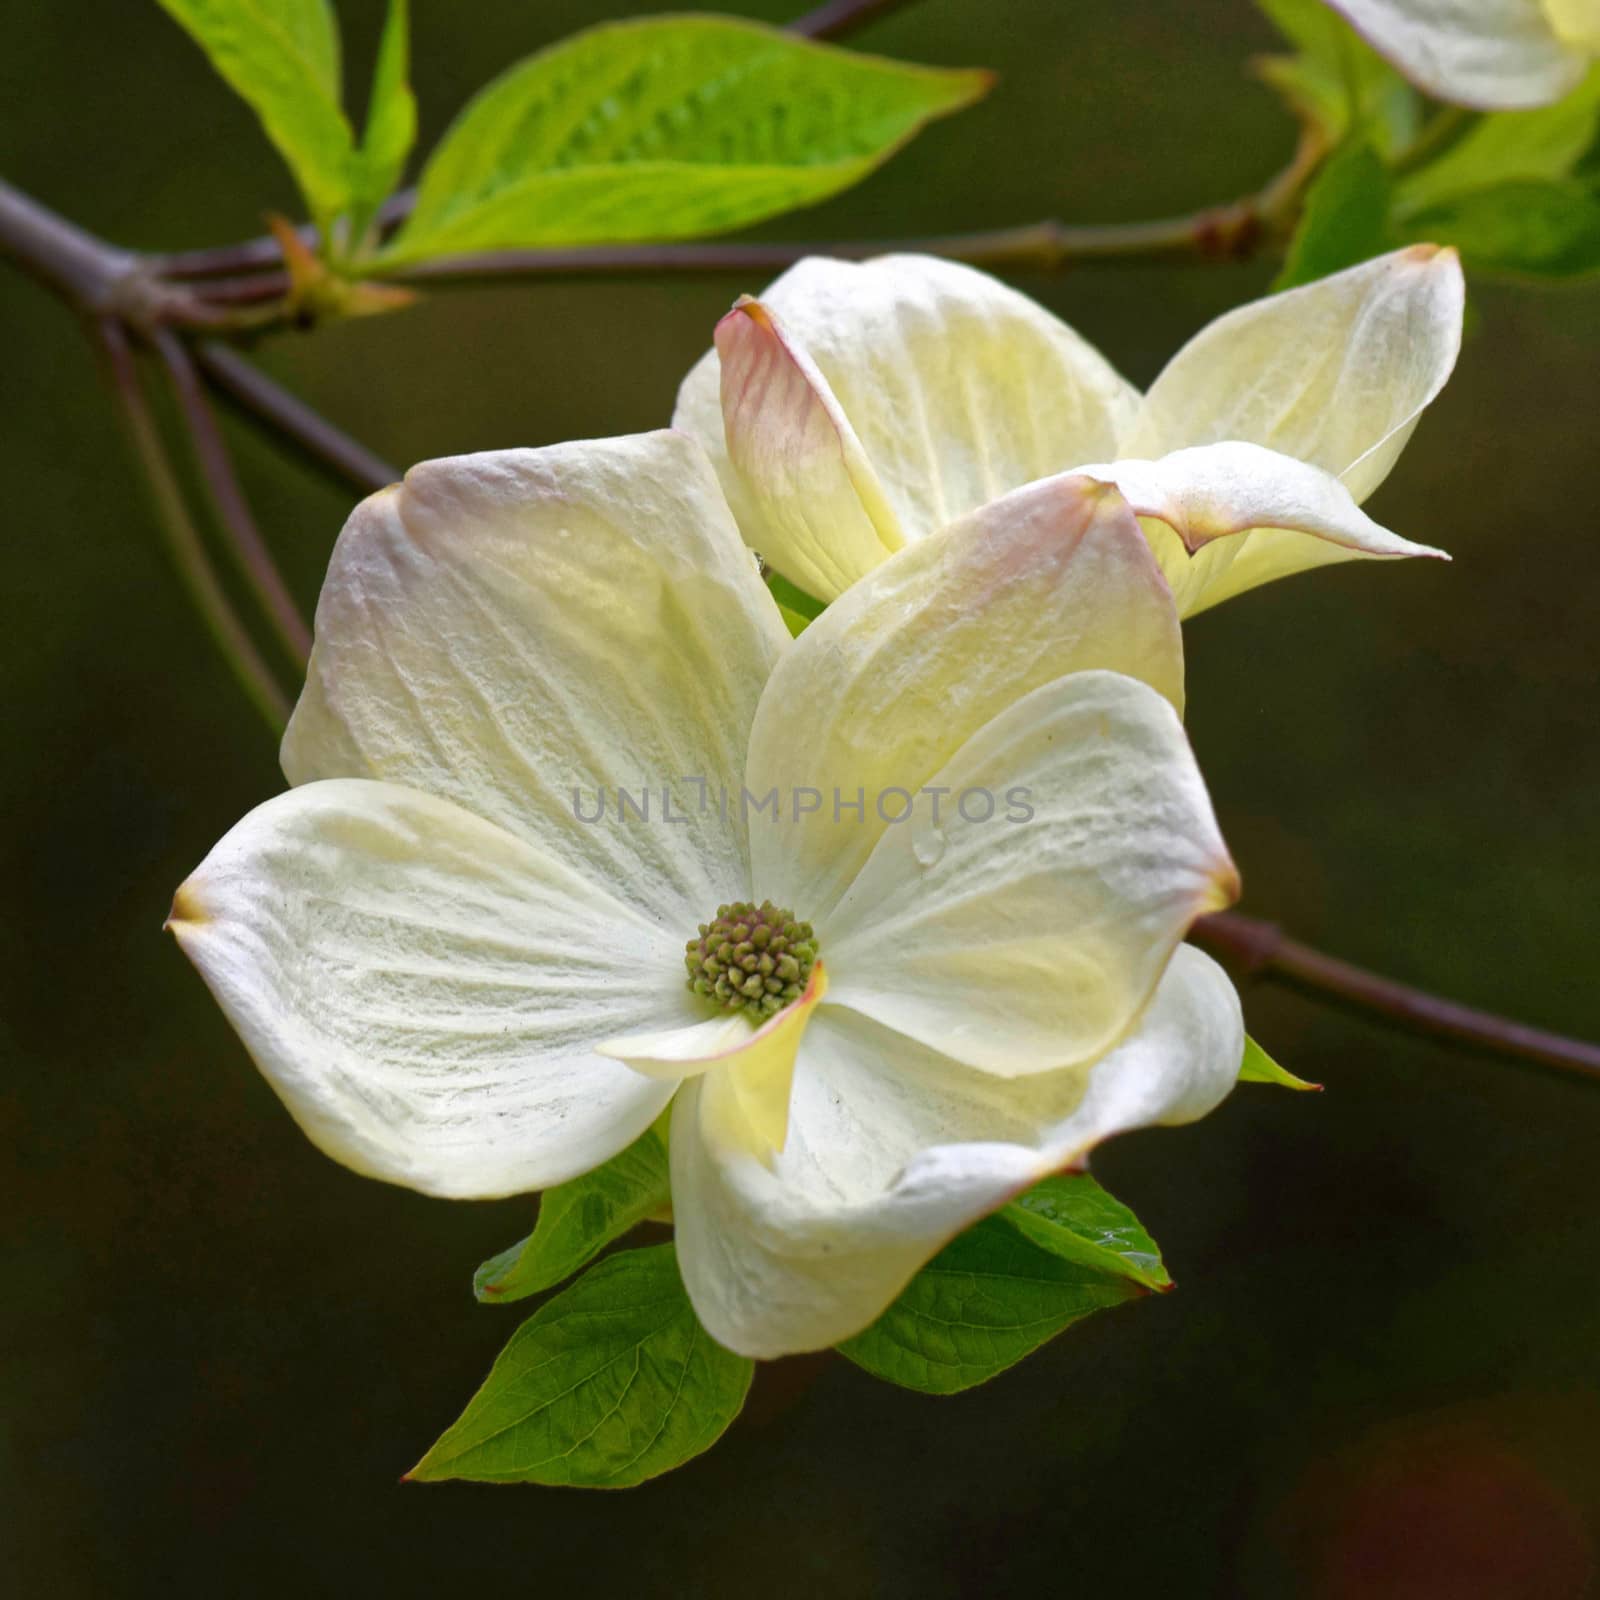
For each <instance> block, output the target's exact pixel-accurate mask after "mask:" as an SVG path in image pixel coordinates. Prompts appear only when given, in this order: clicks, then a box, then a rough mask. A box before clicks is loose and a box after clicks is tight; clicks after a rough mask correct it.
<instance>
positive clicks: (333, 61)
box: [159, 0, 354, 223]
mask: <svg viewBox="0 0 1600 1600" xmlns="http://www.w3.org/2000/svg"><path fill="white" fill-rule="evenodd" d="M159 3H160V5H161V6H162V8H163V9H164V10H165V11H166V12H167V14H168V15H169V16H171V17H172V18H173V19H174V20H175V21H176V22H178V23H179V24H180V25H181V26H182V27H184V28H185V29H186V30H187V31H188V33H189V35H190V37H192V38H193V39H194V40H195V41H196V42H197V43H198V44H199V45H200V47H201V49H203V50H204V51H205V53H206V55H207V56H209V57H210V59H211V64H212V66H214V67H215V68H216V69H217V71H218V72H219V73H221V75H222V76H223V78H224V79H226V81H227V82H228V84H229V85H230V87H232V88H233V90H234V91H235V92H236V93H237V94H238V95H239V96H241V98H243V99H244V100H246V101H247V102H248V103H249V104H250V106H251V108H252V109H253V110H254V111H255V113H256V115H257V116H258V117H260V119H261V125H262V127H263V128H265V129H266V132H267V137H268V138H269V139H271V140H272V142H273V144H275V145H276V146H277V147H278V153H279V154H280V155H281V156H282V157H283V159H284V160H285V161H286V162H287V163H288V165H289V170H290V171H291V172H292V173H293V174H294V176H295V181H296V182H297V183H298V184H299V185H300V189H301V192H302V193H303V194H304V195H305V197H306V202H307V204H308V205H309V206H310V208H311V212H312V215H313V216H315V217H316V218H317V219H318V220H319V221H322V222H324V223H325V222H326V221H327V220H328V219H329V218H330V217H332V216H333V215H334V214H335V213H336V212H338V211H342V210H343V209H344V207H345V206H346V205H347V204H348V203H349V200H350V169H351V161H352V154H353V150H354V141H353V139H352V136H351V133H350V124H349V122H348V121H347V120H346V119H345V114H344V112H343V111H342V110H341V109H340V106H339V34H338V27H337V24H336V22H335V20H334V15H333V10H332V8H331V7H330V6H329V5H328V3H327V0H159Z"/></svg>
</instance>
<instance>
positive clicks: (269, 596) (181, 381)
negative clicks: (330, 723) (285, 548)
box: [151, 328, 311, 672]
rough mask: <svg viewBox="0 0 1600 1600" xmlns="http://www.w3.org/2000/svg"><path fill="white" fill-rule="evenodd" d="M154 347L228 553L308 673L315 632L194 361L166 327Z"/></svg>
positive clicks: (157, 334)
mask: <svg viewBox="0 0 1600 1600" xmlns="http://www.w3.org/2000/svg"><path fill="white" fill-rule="evenodd" d="M151 342H152V343H153V344H154V345H155V349H156V354H157V355H158V356H160V358H161V363H162V365H163V366H164V367H165V368H166V369H167V376H168V378H169V379H170V380H171V383H172V392H173V395H174V397H175V398H176V399H177V402H178V409H179V410H180V411H181V412H182V413H183V420H184V422H185V423H186V424H187V426H188V429H189V436H190V439H191V441H192V442H193V445H194V455H195V460H196V461H197V462H198V464H199V467H200V474H201V476H202V477H203V478H204V479H205V485H206V490H207V492H208V493H209V494H210V496H211V503H212V505H213V507H214V508H215V510H216V513H217V520H218V521H219V522H220V523H221V524H222V528H223V531H224V532H225V533H226V534H227V536H228V548H229V549H230V550H231V551H232V553H233V558H234V560H235V561H236V562H237V564H238V567H239V571H240V572H241V573H242V574H243V576H244V580H245V582H246V583H248V584H249V586H250V590H251V592H252V593H253V594H254V595H255V597H256V600H257V602H258V603H259V604H260V606H261V609H262V610H263V611H264V612H265V613H266V616H267V620H268V621H269V622H270V623H271V624H272V628H273V631H274V632H275V633H276V634H277V636H278V639H279V642H280V643H281V644H282V645H283V647H284V649H285V650H287V651H288V652H289V656H290V659H291V660H293V661H294V663H295V665H296V666H297V667H299V668H300V670H301V671H302V672H303V671H304V670H305V665H306V660H307V658H308V657H309V656H310V654H311V630H310V628H308V627H307V626H306V620H305V618H304V617H303V616H302V615H301V614H300V608H299V606H297V605H296V604H295V600H294V596H293V595H292V594H290V593H289V586H288V585H287V584H286V583H285V582H284V581H283V575H282V573H280V572H279V571H278V567H277V563H276V562H274V561H273V559H272V552H271V551H270V550H269V549H268V548H267V542H266V540H265V539H263V538H262V537H261V530H260V529H259V528H258V527H257V526H256V519H255V518H254V517H253V516H252V515H251V513H250V503H249V501H247V500H246V499H245V495H244V490H243V489H242V488H241V487H240V486H239V477H238V474H237V473H236V472H235V471H234V468H233V457H232V456H231V454H230V453H229V451H228V442H227V440H226V439H224V438H223V436H222V430H221V429H220V428H219V427H218V426H217V419H216V415H215V413H214V412H213V411H212V409H211V407H210V405H209V404H207V402H206V396H205V390H204V388H203V387H202V385H201V382H200V374H199V373H198V372H197V371H196V370H195V364H194V359H193V358H192V357H191V356H190V354H189V351H188V349H187V347H186V346H185V345H184V344H183V343H182V341H181V340H179V339H178V338H177V337H176V336H175V335H174V334H173V333H171V332H170V331H169V330H167V329H165V328H157V329H156V330H155V332H154V334H153V335H152V336H151Z"/></svg>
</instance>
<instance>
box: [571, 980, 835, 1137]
mask: <svg viewBox="0 0 1600 1600" xmlns="http://www.w3.org/2000/svg"><path fill="white" fill-rule="evenodd" d="M827 992H828V975H827V972H826V970H825V968H824V966H823V964H822V962H820V961H819V962H817V964H816V965H815V966H814V967H813V968H812V971H811V979H810V981H809V982H808V983H807V984H806V989H805V993H804V994H802V995H801V996H800V998H799V999H798V1000H796V1001H794V1002H793V1003H792V1004H791V1005H787V1006H785V1007H784V1008H783V1010H782V1011H779V1012H778V1013H777V1014H776V1015H774V1016H771V1017H768V1018H767V1019H766V1021H765V1022H763V1023H762V1024H761V1026H760V1027H754V1026H752V1024H751V1022H750V1021H749V1019H748V1018H747V1017H745V1016H744V1015H738V1016H733V1017H720V1018H714V1019H712V1020H711V1021H709V1022H703V1023H700V1024H698V1025H697V1026H693V1027H688V1028H679V1029H677V1030H676V1031H675V1032H668V1033H658V1034H653V1035H651V1034H646V1035H635V1036H634V1037H632V1038H629V1039H613V1040H610V1041H608V1042H607V1043H606V1044H603V1045H601V1046H599V1050H600V1053H601V1054H602V1055H607V1056H612V1057H614V1058H615V1059H617V1060H619V1061H625V1062H627V1064H628V1065H629V1066H630V1067H632V1068H633V1069H634V1071H635V1072H642V1073H644V1074H646V1075H647V1076H649V1077H664V1078H670V1079H673V1080H674V1081H676V1080H677V1079H680V1078H685V1077H699V1076H701V1075H702V1074H706V1075H707V1078H708V1081H707V1083H706V1089H705V1097H704V1099H703V1100H702V1102H701V1116H702V1117H703V1118H704V1119H705V1120H706V1122H707V1125H708V1126H710V1127H713V1128H714V1129H715V1130H716V1133H717V1137H718V1138H719V1139H721V1140H722V1141H724V1142H729V1143H733V1144H740V1145H743V1146H744V1147H745V1148H746V1149H748V1150H749V1151H751V1152H752V1153H753V1154H755V1155H756V1156H758V1157H760V1158H761V1159H762V1160H764V1161H766V1160H770V1159H771V1157H772V1155H773V1154H774V1153H775V1152H777V1151H780V1150H782V1149H783V1143H784V1137H785V1130H786V1129H787V1127H788V1123H789V1086H790V1083H791V1081H792V1080H793V1077H794V1063H795V1055H796V1053H797V1052H798V1050H799V1048H800V1040H801V1038H802V1036H803V1035H804V1033H805V1029H806V1024H807V1022H809V1021H810V1019H811V1014H812V1012H814V1011H815V1010H816V1008H817V1006H818V1005H820V1004H821V1002H822V997H823V996H824V995H825V994H827Z"/></svg>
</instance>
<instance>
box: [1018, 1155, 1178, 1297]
mask: <svg viewBox="0 0 1600 1600" xmlns="http://www.w3.org/2000/svg"><path fill="white" fill-rule="evenodd" d="M1000 1216H1001V1217H1002V1218H1003V1219H1004V1220H1005V1221H1006V1222H1008V1223H1010V1224H1011V1226H1012V1227H1013V1228H1015V1229H1016V1230H1017V1232H1018V1233H1020V1234H1021V1235H1022V1236H1023V1237H1024V1238H1025V1239H1027V1240H1028V1241H1029V1242H1030V1243H1031V1244H1035V1245H1038V1246H1039V1247H1040V1248H1041V1249H1044V1250H1048V1251H1049V1252H1050V1253H1051V1254H1052V1255H1057V1256H1060V1257H1061V1258H1062V1259H1063V1260H1064V1261H1076V1262H1078V1263H1079V1264H1080V1265H1082V1266H1085V1267H1093V1268H1095V1269H1096V1270H1097V1271H1101V1272H1109V1273H1112V1274H1113V1275H1114V1276H1117V1277H1124V1278H1131V1279H1132V1280H1133V1282H1135V1283H1139V1284H1143V1285H1144V1286H1145V1288H1147V1289H1169V1288H1171V1287H1172V1278H1171V1277H1170V1275H1169V1274H1168V1272H1167V1269H1166V1267H1165V1266H1163V1265H1162V1262H1161V1249H1160V1247H1159V1246H1158V1245H1157V1244H1156V1242H1155V1240H1154V1239H1152V1238H1151V1237H1150V1235H1149V1234H1148V1233H1146V1232H1145V1230H1144V1225H1143V1224H1142V1223H1141V1222H1140V1221H1139V1219H1138V1218H1137V1217H1136V1216H1134V1214H1133V1213H1132V1212H1131V1211H1130V1210H1129V1209H1128V1208H1127V1207H1126V1206H1125V1205H1123V1203H1122V1202H1121V1201H1120V1200H1118V1199H1117V1198H1116V1197H1115V1196H1113V1195H1110V1194H1107V1193H1106V1191H1105V1190H1104V1189H1102V1188H1101V1187H1100V1185H1099V1184H1098V1183H1096V1182H1095V1181H1094V1179H1093V1178H1091V1177H1090V1176H1089V1175H1088V1173H1086V1172H1076V1173H1057V1174H1056V1175H1055V1176H1054V1177H1049V1178H1046V1179H1045V1180H1044V1181H1043V1182H1042V1183H1036V1184H1035V1185H1034V1186H1033V1187H1032V1188H1031V1189H1029V1190H1028V1191H1027V1193H1026V1194H1023V1195H1019V1196H1018V1198H1017V1199H1015V1200H1013V1201H1012V1202H1011V1204H1010V1205H1008V1206H1007V1207H1006V1208H1005V1209H1004V1210H1003V1211H1001V1213H1000Z"/></svg>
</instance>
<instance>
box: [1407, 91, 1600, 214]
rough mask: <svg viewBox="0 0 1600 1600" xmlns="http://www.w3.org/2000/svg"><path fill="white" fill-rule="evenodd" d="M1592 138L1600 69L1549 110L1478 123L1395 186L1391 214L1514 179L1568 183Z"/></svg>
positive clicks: (1599, 109)
mask: <svg viewBox="0 0 1600 1600" xmlns="http://www.w3.org/2000/svg"><path fill="white" fill-rule="evenodd" d="M1597 135H1600V67H1597V68H1596V69H1595V70H1594V71H1592V72H1591V73H1590V74H1589V76H1588V77H1587V78H1585V79H1584V81H1583V82H1582V83H1581V84H1580V85H1579V86H1578V87H1577V88H1576V89H1574V90H1573V91H1572V93H1571V94H1569V95H1567V96H1566V97H1565V98H1564V99H1561V100H1557V101H1556V102H1555V103H1554V104H1553V105H1548V106H1539V107H1538V108H1537V109H1535V110H1532V111H1500V112H1496V113H1494V114H1493V115H1492V116H1485V117H1480V118H1479V119H1478V120H1477V121H1476V122H1475V123H1473V125H1472V126H1471V127H1470V128H1469V129H1468V130H1467V132H1466V133H1464V134H1463V135H1462V136H1461V138H1460V139H1458V140H1457V141H1456V142H1455V143H1454V144H1453V145H1451V146H1450V148H1449V149H1448V150H1446V151H1445V152H1444V153H1443V154H1442V155H1440V156H1438V157H1437V158H1436V159H1435V160H1433V161H1430V162H1429V163H1428V164H1427V165H1426V166H1424V167H1420V168H1419V169H1418V170H1417V171H1415V172H1413V173H1409V174H1408V175H1407V176H1406V177H1405V178H1403V179H1402V180H1401V181H1400V183H1399V184H1398V186H1397V188H1396V191H1395V213H1396V215H1397V216H1400V217H1410V216H1414V215H1416V214H1417V213H1418V212H1421V211H1426V210H1427V209H1428V208H1429V207H1430V206H1436V205H1442V204H1443V203H1444V202H1445V201H1447V200H1456V199H1459V198H1460V197H1461V196H1462V195H1466V194H1471V193H1472V192H1473V191H1474V190H1477V189H1488V188H1493V187H1495V186H1496V185H1498V184H1502V183H1510V182H1513V181H1515V180H1517V179H1531V178H1565V177H1569V176H1570V175H1571V174H1572V173H1573V171H1574V170H1575V169H1576V168H1577V166H1578V163H1579V161H1580V160H1581V159H1582V158H1583V155H1584V153H1585V152H1586V151H1587V150H1589V149H1590V148H1592V146H1593V145H1594V142H1595V139H1596V136H1597Z"/></svg>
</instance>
